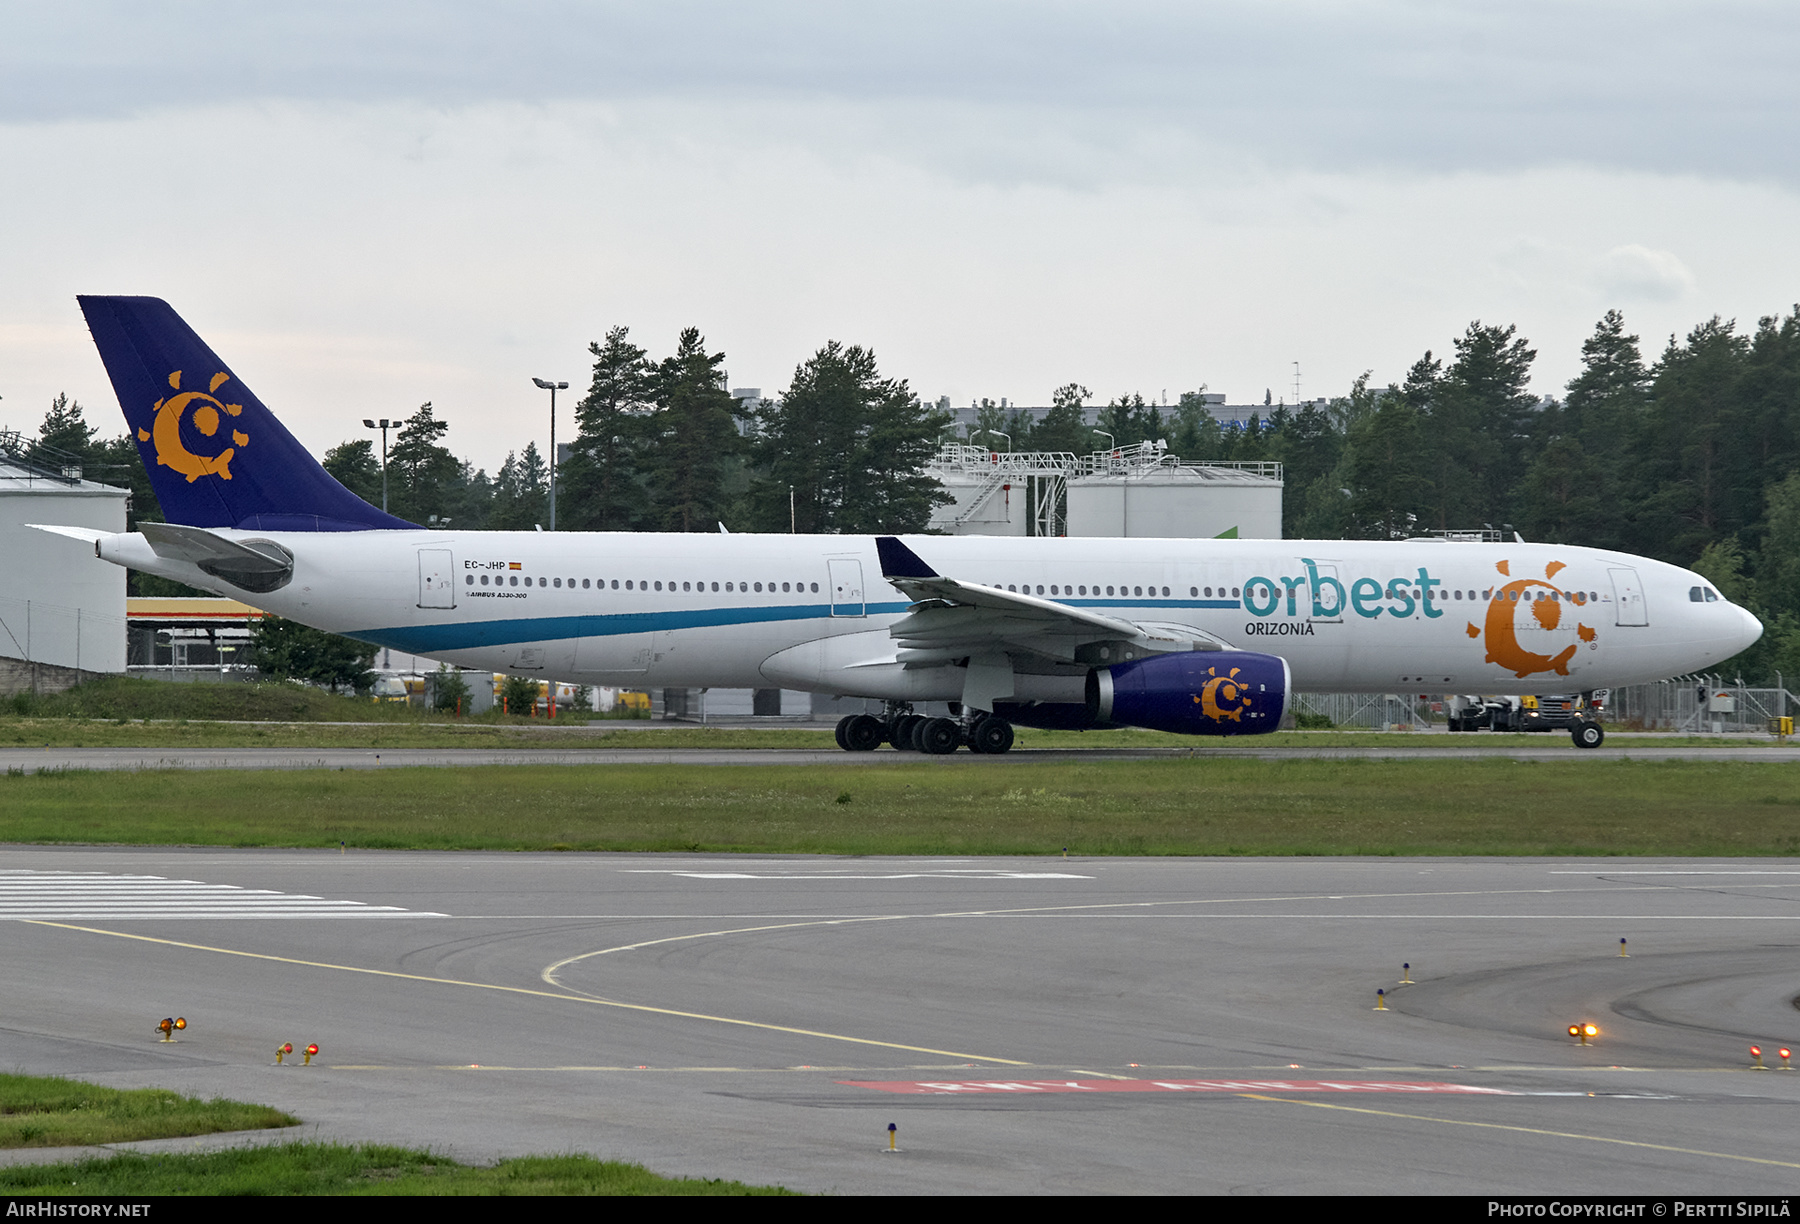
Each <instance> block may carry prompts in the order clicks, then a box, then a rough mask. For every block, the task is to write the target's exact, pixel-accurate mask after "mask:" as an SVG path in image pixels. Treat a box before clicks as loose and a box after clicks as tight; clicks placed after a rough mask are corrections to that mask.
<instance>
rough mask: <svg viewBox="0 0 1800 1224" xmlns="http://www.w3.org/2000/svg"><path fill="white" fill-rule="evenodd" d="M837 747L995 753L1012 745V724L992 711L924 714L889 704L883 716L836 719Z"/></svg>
mask: <svg viewBox="0 0 1800 1224" xmlns="http://www.w3.org/2000/svg"><path fill="white" fill-rule="evenodd" d="M837 743H838V747H839V748H842V749H843V750H844V751H846V752H873V751H874V750H875V749H877V748H879V747H881V745H882V744H892V745H893V746H894V747H895V748H898V749H899V750H900V751H902V752H923V753H928V754H929V755H931V756H948V755H949V754H950V753H952V752H955V751H956V750H957V749H958V748H961V747H963V746H965V745H966V746H967V747H968V749H969V751H970V752H979V753H983V754H986V755H990V756H998V755H1000V754H1001V753H1003V752H1006V751H1008V750H1009V749H1010V748H1011V747H1012V746H1013V729H1012V724H1011V723H1009V722H1007V721H1006V720H1005V719H1004V718H998V717H996V716H994V715H992V714H984V713H981V712H980V711H975V712H974V717H973V718H925V717H922V716H920V715H918V714H914V713H913V712H912V707H911V706H903V705H897V706H890V707H889V709H888V716H887V717H886V718H876V717H875V716H874V715H872V714H851V715H849V716H848V717H845V718H842V719H839V720H838V725H837Z"/></svg>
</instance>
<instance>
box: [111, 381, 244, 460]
mask: <svg viewBox="0 0 1800 1224" xmlns="http://www.w3.org/2000/svg"><path fill="white" fill-rule="evenodd" d="M230 379H231V375H229V374H224V373H220V374H214V375H213V376H212V382H211V383H209V384H208V386H207V388H206V390H205V391H182V390H181V371H180V370H176V371H175V372H174V373H173V374H171V375H169V386H170V388H171V389H173V390H175V391H178V392H180V394H178V395H171V396H170V397H169V398H168V399H160V400H157V401H156V406H155V408H154V411H155V413H156V419H155V420H153V421H152V422H150V428H149V429H142V428H140V429H139V430H138V431H137V436H138V441H140V442H148V443H150V444H151V445H152V446H153V447H155V448H156V461H157V463H159V464H161V465H162V466H163V467H168V468H174V469H175V470H176V471H177V472H180V473H181V474H182V475H183V476H186V477H187V481H188V483H189V484H193V483H194V482H195V481H196V480H198V479H200V478H201V477H202V476H217V477H218V478H219V479H220V480H230V479H231V460H232V457H233V456H234V455H236V454H237V452H238V451H239V450H240V449H241V448H243V447H245V446H248V445H250V438H249V435H247V434H244V433H242V432H240V431H238V430H236V429H233V430H232V431H231V440H232V441H233V442H234V443H236V444H237V445H236V446H227V447H226V448H225V449H224V450H222V451H220V452H219V453H218V454H216V455H196V454H195V453H194V452H192V451H190V450H189V449H188V448H187V447H186V446H184V445H182V441H181V414H182V413H184V412H186V411H187V410H188V409H189V408H190V407H192V408H193V409H194V411H193V414H192V415H191V416H190V417H189V418H188V419H189V420H190V421H192V422H193V425H194V428H195V429H198V430H199V431H200V432H201V433H203V434H205V435H206V436H207V437H209V438H210V437H212V436H213V435H214V434H216V433H218V432H219V427H220V426H221V425H222V424H224V423H225V416H237V415H238V414H239V413H241V412H243V411H244V406H243V405H242V404H227V403H223V402H221V401H219V400H217V399H215V398H213V396H212V395H211V394H210V393H211V392H214V391H217V390H218V389H219V388H220V387H222V386H223V385H225V383H226V382H228V381H230ZM221 414H224V415H221Z"/></svg>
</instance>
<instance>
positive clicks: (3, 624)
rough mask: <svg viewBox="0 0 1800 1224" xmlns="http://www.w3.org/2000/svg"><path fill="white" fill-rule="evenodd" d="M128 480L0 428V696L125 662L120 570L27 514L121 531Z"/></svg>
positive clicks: (62, 684) (115, 668) (47, 687)
mask: <svg viewBox="0 0 1800 1224" xmlns="http://www.w3.org/2000/svg"><path fill="white" fill-rule="evenodd" d="M127 496H128V494H127V493H126V491H125V490H124V489H117V488H113V487H112V486H110V485H104V484H99V483H97V482H95V481H92V480H86V479H84V478H83V477H82V474H81V468H80V467H79V466H75V465H73V464H71V465H68V466H64V467H51V466H49V465H47V464H46V462H45V458H44V456H43V455H42V454H40V453H39V452H38V451H37V449H36V448H33V447H32V446H31V445H30V444H29V443H26V442H24V441H22V440H21V439H20V437H19V435H18V434H17V433H14V432H11V431H0V570H3V571H4V572H5V574H6V575H7V584H6V590H5V591H4V592H0V696H9V695H11V694H13V693H19V692H31V693H44V692H57V691H60V690H62V689H65V688H68V687H69V686H70V685H72V684H75V683H77V682H78V681H79V680H80V679H81V678H83V677H84V676H87V675H91V674H94V673H97V672H122V671H124V670H125V571H124V570H122V569H120V568H119V567H118V566H116V565H109V564H108V563H107V562H105V561H102V560H100V559H99V558H98V557H96V556H95V555H94V550H93V547H92V546H91V545H84V544H82V543H81V542H80V541H79V540H71V539H69V538H67V537H66V536H58V535H51V534H49V533H48V532H43V531H33V530H31V529H30V527H29V526H28V525H29V524H31V523H54V524H60V525H65V526H71V527H91V528H93V529H94V530H96V531H124V530H125V503H126V498H127Z"/></svg>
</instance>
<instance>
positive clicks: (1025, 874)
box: [622, 867, 1095, 880]
mask: <svg viewBox="0 0 1800 1224" xmlns="http://www.w3.org/2000/svg"><path fill="white" fill-rule="evenodd" d="M622 872H623V874H625V875H672V876H686V877H687V878H688V879H690V880H1091V879H1094V878H1095V877H1093V876H1091V875H1076V874H1075V873H1073V872H1069V871H1002V870H999V869H997V868H991V867H987V868H980V867H969V868H955V869H948V868H947V869H945V870H942V871H896V872H888V873H884V874H881V875H860V874H856V875H853V874H851V873H849V872H841V873H840V872H819V871H796V872H787V873H783V872H752V871H677V870H674V869H672V868H650V867H629V868H624V869H622Z"/></svg>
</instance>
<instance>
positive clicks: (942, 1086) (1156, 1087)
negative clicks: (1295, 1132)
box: [837, 1079, 1518, 1100]
mask: <svg viewBox="0 0 1800 1224" xmlns="http://www.w3.org/2000/svg"><path fill="white" fill-rule="evenodd" d="M837 1082H838V1083H840V1084H843V1085H845V1086H846V1087H849V1088H869V1089H872V1090H874V1091H876V1092H898V1093H908V1094H918V1095H926V1096H947V1095H957V1094H968V1093H992V1092H999V1093H1008V1092H1011V1093H1032V1092H1231V1093H1237V1094H1239V1095H1248V1094H1251V1093H1254V1092H1455V1093H1477V1094H1481V1095H1488V1096H1517V1095H1518V1094H1517V1093H1513V1092H1508V1091H1507V1090H1506V1089H1504V1088H1476V1087H1472V1086H1471V1085H1468V1084H1445V1083H1415V1082H1408V1081H1400V1080H1146V1079H1135V1080H1128V1079H1094V1080H839V1081H837ZM1258 1099H1259V1100H1260V1099H1262V1098H1260V1097H1259V1098H1258Z"/></svg>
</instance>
